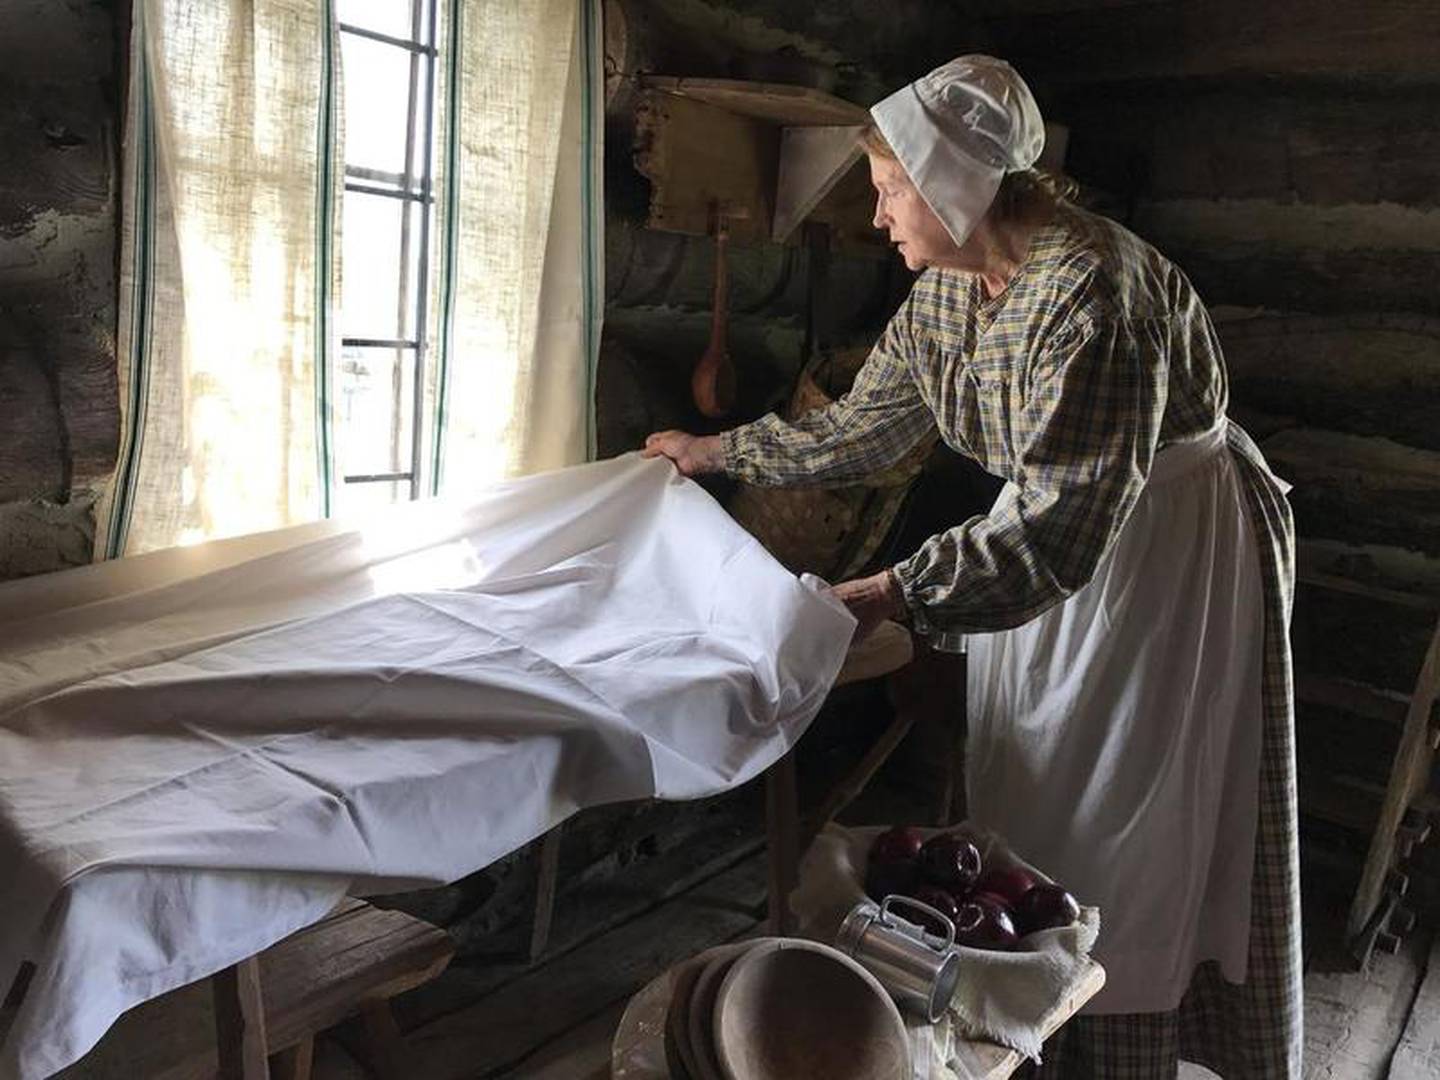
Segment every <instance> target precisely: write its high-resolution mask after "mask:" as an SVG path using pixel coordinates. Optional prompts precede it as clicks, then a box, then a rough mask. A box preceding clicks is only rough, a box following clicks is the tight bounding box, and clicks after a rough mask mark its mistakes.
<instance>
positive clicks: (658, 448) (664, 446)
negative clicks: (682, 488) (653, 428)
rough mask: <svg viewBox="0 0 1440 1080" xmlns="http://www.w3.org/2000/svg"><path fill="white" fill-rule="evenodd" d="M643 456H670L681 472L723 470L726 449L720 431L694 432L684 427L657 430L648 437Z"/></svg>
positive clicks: (690, 474) (686, 474) (692, 472)
mask: <svg viewBox="0 0 1440 1080" xmlns="http://www.w3.org/2000/svg"><path fill="white" fill-rule="evenodd" d="M640 454H641V456H642V457H647V458H653V457H667V458H669V459H670V460H671V461H673V462H674V463H675V467H676V468H677V469H679V470H680V474H681V475H682V476H699V475H700V474H701V473H714V472H723V471H724V469H725V453H724V451H723V450H722V449H721V446H720V436H719V435H691V434H689V433H688V432H684V431H657V432H655V434H653V435H651V436H650V437H649V438H647V439H646V440H645V448H644V449H643V450H641V451H640Z"/></svg>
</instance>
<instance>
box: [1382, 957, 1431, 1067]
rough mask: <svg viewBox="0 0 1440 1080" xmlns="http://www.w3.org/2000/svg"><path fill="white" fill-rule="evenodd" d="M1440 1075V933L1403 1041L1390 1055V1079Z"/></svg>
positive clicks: (1411, 1011) (1427, 965) (1402, 1038)
mask: <svg viewBox="0 0 1440 1080" xmlns="http://www.w3.org/2000/svg"><path fill="white" fill-rule="evenodd" d="M1437 1076H1440V937H1436V938H1435V940H1434V943H1433V944H1432V945H1431V947H1430V957H1429V961H1428V962H1427V964H1426V966H1425V980H1424V982H1422V983H1421V984H1420V992H1419V993H1418V994H1416V995H1415V1003H1414V1005H1412V1006H1411V1008H1410V1018H1409V1019H1408V1020H1407V1021H1406V1023H1405V1030H1404V1031H1403V1032H1401V1035H1400V1044H1399V1045H1398V1046H1396V1047H1395V1054H1394V1056H1393V1057H1391V1059H1390V1073H1389V1080H1434V1078H1435V1077H1437Z"/></svg>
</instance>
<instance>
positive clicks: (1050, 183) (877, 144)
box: [860, 123, 1080, 221]
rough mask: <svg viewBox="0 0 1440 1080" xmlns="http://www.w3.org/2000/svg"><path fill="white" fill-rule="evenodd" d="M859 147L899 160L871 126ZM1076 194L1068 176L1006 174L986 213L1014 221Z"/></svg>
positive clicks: (1039, 172) (1077, 188)
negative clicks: (988, 211)
mask: <svg viewBox="0 0 1440 1080" xmlns="http://www.w3.org/2000/svg"><path fill="white" fill-rule="evenodd" d="M860 147H861V149H863V150H864V151H865V153H867V154H873V155H875V156H876V157H881V158H890V159H891V160H897V161H898V160H899V159H898V158H897V157H896V154H895V151H894V149H893V148H892V147H891V146H890V144H889V143H888V142H887V141H886V140H885V136H884V135H882V134H881V133H880V129H879V128H878V127H876V126H875V125H874V124H873V123H871V124H866V125H865V128H864V130H863V131H861V132H860ZM1079 191H1080V185H1079V184H1077V183H1075V181H1074V180H1071V179H1070V177H1068V176H1065V175H1064V174H1063V173H1056V172H1051V171H1050V170H1048V169H1022V170H1020V171H1019V172H1007V173H1006V174H1005V175H1004V176H1003V177H1002V178H1001V180H1000V190H999V191H997V192H996V193H995V201H994V203H992V204H991V206H990V213H992V214H994V215H995V217H996V219H997V220H999V221H1015V220H1016V219H1018V218H1022V217H1025V216H1026V215H1027V214H1029V213H1030V212H1031V211H1033V210H1035V209H1037V208H1039V207H1042V206H1052V205H1054V204H1056V203H1062V202H1071V201H1073V200H1074V198H1075V196H1076V195H1077V194H1078V193H1079Z"/></svg>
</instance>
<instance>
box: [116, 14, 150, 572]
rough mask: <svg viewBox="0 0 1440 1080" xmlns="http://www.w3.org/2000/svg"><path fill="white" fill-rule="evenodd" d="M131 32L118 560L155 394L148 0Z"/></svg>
mask: <svg viewBox="0 0 1440 1080" xmlns="http://www.w3.org/2000/svg"><path fill="white" fill-rule="evenodd" d="M130 32H131V34H132V35H134V38H135V47H134V57H135V60H136V61H138V62H137V65H136V66H137V68H138V70H137V72H136V80H135V81H136V83H137V84H138V85H137V87H136V89H138V91H139V93H138V101H137V102H136V124H135V127H136V132H135V139H136V144H135V145H136V154H135V169H134V173H133V175H131V176H130V177H129V181H130V183H131V185H132V190H133V192H134V199H135V239H134V244H133V245H132V251H131V258H132V260H133V271H134V274H133V282H132V286H131V297H130V299H131V311H132V312H133V313H134V314H133V315H132V318H133V319H134V332H133V334H132V335H131V337H132V341H131V347H130V349H129V351H128V355H126V356H125V357H124V362H125V364H126V366H127V367H128V369H129V380H128V386H129V389H130V401H129V414H128V424H127V427H126V430H125V441H124V444H123V445H122V446H121V447H120V451H119V455H118V460H117V463H116V469H115V493H114V497H113V498H112V500H111V503H110V521H109V525H108V528H107V530H106V542H105V558H107V559H118V558H119V557H120V556H121V555H122V554H123V553H124V551H125V539H126V535H127V533H128V532H129V529H130V515H131V513H132V512H133V511H134V508H135V483H136V480H137V478H138V475H139V461H140V451H141V449H142V445H143V443H144V441H145V407H146V404H147V402H148V400H149V392H150V379H149V375H150V326H149V324H150V311H151V304H152V303H153V292H154V288H153V284H154V228H155V141H154V140H155V133H154V116H153V113H154V100H153V97H152V92H151V83H150V64H149V61H148V59H147V56H148V51H147V49H146V47H145V5H144V4H143V3H140V4H136V5H135V22H134V25H133V26H132V27H131V30H130ZM132 92H133V91H132Z"/></svg>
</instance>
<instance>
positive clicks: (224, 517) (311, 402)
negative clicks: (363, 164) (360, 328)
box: [95, 0, 340, 557]
mask: <svg viewBox="0 0 1440 1080" xmlns="http://www.w3.org/2000/svg"><path fill="white" fill-rule="evenodd" d="M335 40H336V39H335V34H334V29H333V20H332V18H331V13H330V10H329V4H328V3H325V2H321V3H316V2H315V0H198V2H197V0H136V2H135V6H134V16H133V26H132V32H131V79H130V85H129V94H128V114H127V117H126V128H125V148H124V172H123V181H122V183H123V191H122V224H121V267H120V326H119V338H118V341H117V350H116V351H117V356H118V358H119V384H120V394H121V417H122V430H121V440H120V457H119V461H118V463H117V468H116V475H115V480H114V482H113V484H112V489H111V491H110V492H109V494H108V496H107V498H106V499H105V500H104V501H103V502H102V503H101V505H100V507H99V509H98V510H97V521H96V525H97V537H96V545H95V547H96V552H97V554H98V555H100V556H102V557H114V556H117V555H122V554H126V553H134V552H141V551H148V550H150V549H153V548H160V547H168V546H172V545H175V544H186V543H193V542H196V541H200V540H206V539H210V538H213V537H220V536H232V535H235V534H237V533H246V532H258V531H261V530H265V529H273V528H278V527H280V526H283V525H288V524H291V523H294V522H298V521H304V520H308V519H311V518H314V517H317V516H322V515H324V514H325V513H326V512H327V503H328V483H327V479H328V467H327V466H328V457H329V453H328V447H327V436H328V432H329V425H328V421H327V415H326V413H327V408H328V400H329V395H328V390H327V384H328V380H329V374H330V359H331V356H332V352H333V348H332V342H333V339H334V333H335V327H334V321H333V317H332V307H333V305H332V298H333V297H335V296H337V295H338V291H337V286H338V283H339V266H338V265H337V260H336V257H335V251H336V245H335V222H336V220H337V215H336V212H335V207H336V200H337V199H338V197H339V181H340V174H339V169H338V163H339V160H340V158H339V149H338V146H339V139H338V137H337V130H336V129H337V123H338V114H337V110H336V77H337V73H336V71H335V66H334V57H335Z"/></svg>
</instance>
